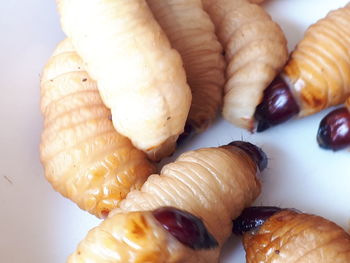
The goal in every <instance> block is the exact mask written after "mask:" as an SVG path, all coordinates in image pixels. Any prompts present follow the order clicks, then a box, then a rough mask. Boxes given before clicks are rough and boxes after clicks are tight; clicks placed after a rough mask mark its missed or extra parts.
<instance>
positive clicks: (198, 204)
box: [78, 142, 267, 263]
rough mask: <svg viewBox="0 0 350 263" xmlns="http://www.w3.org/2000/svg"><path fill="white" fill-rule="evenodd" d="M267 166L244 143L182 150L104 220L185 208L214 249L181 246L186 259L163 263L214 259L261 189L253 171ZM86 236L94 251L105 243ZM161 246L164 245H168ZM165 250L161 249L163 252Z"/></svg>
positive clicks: (262, 155) (113, 248)
mask: <svg viewBox="0 0 350 263" xmlns="http://www.w3.org/2000/svg"><path fill="white" fill-rule="evenodd" d="M266 165H267V158H266V155H265V153H264V152H263V151H262V150H261V149H260V148H258V147H256V146H255V145H253V144H250V143H248V142H232V143H231V144H229V145H226V146H222V147H218V148H205V149H199V150H196V151H190V152H187V153H184V154H182V155H180V157H179V158H178V159H177V160H176V161H175V162H173V163H170V164H168V165H166V166H164V167H163V169H162V171H161V173H160V175H151V176H150V177H149V178H148V180H147V181H146V183H145V184H144V185H143V186H142V188H141V189H140V190H134V191H131V192H130V193H129V194H128V196H127V198H126V199H124V201H123V202H120V206H119V208H116V209H115V210H113V211H112V212H111V213H110V215H109V218H112V219H113V218H114V216H116V215H118V214H120V213H124V214H126V213H128V212H132V211H153V210H154V209H158V208H160V207H175V208H178V209H181V210H185V211H187V212H189V213H191V214H193V215H195V216H197V217H199V218H201V219H202V220H203V223H204V224H205V226H206V228H207V229H208V231H209V233H211V235H212V236H213V238H215V240H217V242H218V247H217V248H215V249H214V248H213V249H210V250H196V251H194V250H186V251H187V252H186V253H187V255H188V258H189V259H188V260H189V261H181V260H180V261H175V260H173V261H171V258H169V259H168V261H163V262H208V263H209V262H218V259H219V255H220V248H221V247H222V245H223V243H224V242H225V241H226V239H227V238H228V237H229V236H230V234H231V230H232V219H234V218H236V217H237V216H238V215H239V214H240V213H241V211H242V210H243V209H244V208H245V207H248V206H249V205H251V203H252V202H253V201H254V200H255V198H256V197H257V196H258V195H259V193H260V188H261V186H260V182H259V179H258V177H257V175H258V174H259V172H260V171H262V170H263V169H264V168H266ZM109 222H111V221H109ZM116 227H117V226H116ZM88 239H89V240H91V242H92V243H90V242H89V246H94V247H95V248H96V250H95V251H99V250H97V248H99V247H101V246H103V243H104V241H103V242H102V243H100V240H98V239H94V238H92V237H88ZM83 244H84V242H83ZM108 244H112V243H108ZM161 244H163V246H166V245H167V244H168V243H167V242H161ZM110 249H111V250H110V252H109V253H112V251H115V253H118V250H119V249H120V248H119V247H117V246H110ZM168 249H169V248H168V247H163V248H162V251H167V250H168ZM78 251H79V250H78ZM103 251H104V250H101V252H103ZM97 253H99V252H97ZM103 253H104V252H103ZM130 253H131V252H130ZM104 255H105V254H102V255H99V256H101V257H103V256H104ZM92 256H93V257H92V258H89V255H87V256H86V257H85V261H83V262H88V260H90V261H93V259H94V258H95V256H96V255H92ZM190 259H191V260H190ZM117 262H118V261H117Z"/></svg>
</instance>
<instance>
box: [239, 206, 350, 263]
mask: <svg viewBox="0 0 350 263" xmlns="http://www.w3.org/2000/svg"><path fill="white" fill-rule="evenodd" d="M243 243H244V247H245V250H246V253H247V254H246V259H247V263H272V262H273V263H294V262H305V263H306V262H320V263H347V262H350V236H349V234H348V233H346V232H345V231H344V230H343V229H342V228H341V227H339V226H338V225H336V224H334V223H333V222H330V221H328V220H326V219H324V218H322V217H319V216H315V215H309V214H301V213H298V212H295V211H292V210H283V211H281V212H278V213H275V214H274V215H273V216H271V217H270V218H269V219H267V221H266V222H265V223H264V224H263V225H262V226H261V227H260V228H259V230H256V231H252V232H247V233H246V234H244V236H243Z"/></svg>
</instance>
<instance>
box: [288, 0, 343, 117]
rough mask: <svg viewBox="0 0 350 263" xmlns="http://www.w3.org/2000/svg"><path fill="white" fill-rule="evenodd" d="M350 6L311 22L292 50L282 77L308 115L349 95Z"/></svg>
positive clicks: (302, 110) (302, 109)
mask: <svg viewBox="0 0 350 263" xmlns="http://www.w3.org/2000/svg"><path fill="white" fill-rule="evenodd" d="M349 28H350V5H347V6H346V7H344V8H340V9H338V10H335V11H332V12H330V13H329V14H328V15H327V17H326V18H324V19H321V20H320V21H318V22H317V23H316V24H314V25H312V26H311V27H310V28H309V29H308V30H307V31H306V33H305V36H304V38H303V40H302V41H301V42H300V43H299V44H298V46H297V48H296V50H295V51H294V52H293V53H292V55H291V59H290V61H289V62H288V64H287V66H286V67H285V69H284V72H283V76H284V78H285V80H286V82H287V84H289V87H290V88H291V90H292V92H293V94H294V96H295V98H296V100H297V102H298V103H299V106H300V112H299V116H300V117H303V116H307V115H310V114H313V113H316V112H319V111H321V110H323V109H325V108H328V107H330V106H334V105H337V104H341V103H343V102H344V101H345V100H346V99H347V97H348V96H349V95H350V30H349Z"/></svg>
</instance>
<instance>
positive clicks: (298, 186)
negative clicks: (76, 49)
mask: <svg viewBox="0 0 350 263" xmlns="http://www.w3.org/2000/svg"><path fill="white" fill-rule="evenodd" d="M346 2H347V1H346V0H332V1H329V0H307V1H305V0H271V1H269V2H268V3H267V4H266V5H265V6H266V8H267V9H268V10H269V11H270V13H271V14H272V16H273V18H274V19H275V20H276V21H278V22H279V23H280V24H281V26H282V28H283V30H284V31H285V33H286V35H287V38H288V41H289V48H290V49H292V48H293V47H294V46H295V44H296V43H297V41H298V40H300V39H301V38H302V35H303V32H304V30H305V29H306V27H307V26H308V25H309V24H311V23H313V22H315V21H316V20H317V19H319V18H321V17H323V16H325V15H326V13H327V12H328V11H330V10H331V9H334V8H338V7H340V6H343V5H345V4H346ZM0 10H1V16H0V33H1V41H0V69H1V70H0V89H1V91H2V92H1V93H0V121H1V122H0V261H1V262H4V263H25V262H35V263H41V262H42V263H44V262H45V263H46V262H50V263H62V262H65V259H66V257H67V255H68V254H69V253H71V252H72V251H73V250H74V249H75V247H76V245H77V243H78V242H79V241H80V240H81V239H82V238H83V237H84V236H85V234H86V232H87V231H88V229H90V228H91V227H93V226H95V225H96V224H98V222H99V221H98V220H97V219H95V218H94V217H93V216H91V215H89V214H87V213H85V212H83V211H80V210H79V209H78V208H77V207H76V206H75V205H74V204H73V203H71V202H70V201H69V200H66V199H64V198H63V197H61V196H60V195H59V194H58V193H56V192H54V191H53V190H52V189H51V186H50V185H49V184H48V183H47V182H46V181H45V179H44V176H43V172H42V168H41V165H40V162H39V152H38V145H39V140H40V133H41V129H42V126H41V125H42V119H41V116H40V112H39V75H40V72H41V69H42V67H43V65H44V64H45V63H46V61H47V59H48V58H49V56H50V55H51V52H52V51H53V49H54V47H55V45H56V44H57V43H58V42H59V41H60V40H62V39H63V37H64V36H63V34H62V32H61V30H60V27H59V20H58V16H57V14H56V10H55V2H54V0H31V1H28V0H24V1H23V0H12V1H2V3H1V7H0ZM324 115H325V112H323V113H321V114H318V115H315V116H312V117H308V118H305V119H303V120H297V121H291V122H289V123H287V124H284V125H282V126H280V127H276V128H274V129H271V130H268V131H266V132H264V133H262V134H249V133H247V132H245V131H243V130H241V129H237V128H235V127H233V126H232V125H230V124H229V123H227V122H225V121H222V120H219V121H218V122H217V123H216V124H215V126H213V127H212V128H211V129H210V130H208V131H207V132H206V133H204V134H202V135H200V136H197V137H195V138H193V140H192V141H190V142H187V145H186V146H185V147H184V148H182V149H179V151H178V153H180V152H182V151H184V150H188V149H195V148H199V147H203V146H218V145H221V144H224V143H227V142H229V141H231V140H236V139H240V138H243V139H245V140H249V141H251V142H255V143H257V144H258V145H259V146H261V147H263V149H264V150H265V151H266V153H267V154H268V156H269V158H270V164H269V169H267V170H266V171H265V172H264V174H263V179H262V180H263V193H262V195H261V197H260V198H259V199H258V200H257V202H256V203H257V204H264V205H279V206H282V207H295V208H298V209H300V210H303V211H305V212H309V213H316V214H319V215H322V216H324V217H327V218H329V219H331V220H333V221H335V222H337V223H338V224H340V225H341V226H343V227H344V228H346V229H349V220H350V206H349V203H350V168H349V164H350V153H349V151H342V152H338V153H332V152H328V151H323V150H320V149H319V148H318V146H317V144H316V141H315V134H316V131H317V128H318V123H319V121H320V119H321V118H322V116H324ZM178 153H177V154H178ZM222 262H244V252H243V249H242V247H241V245H240V241H239V239H238V238H232V240H231V241H230V243H229V244H228V246H227V247H226V250H225V253H224V255H223V259H222Z"/></svg>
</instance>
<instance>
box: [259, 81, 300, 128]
mask: <svg viewBox="0 0 350 263" xmlns="http://www.w3.org/2000/svg"><path fill="white" fill-rule="evenodd" d="M298 112H299V106H298V104H297V103H296V101H295V99H294V97H293V94H292V93H291V91H290V89H289V87H288V85H287V84H286V82H285V81H284V80H283V79H282V78H281V77H277V78H276V79H275V80H274V81H273V82H272V83H271V84H270V85H269V86H268V87H267V88H266V89H265V91H264V97H263V100H262V102H261V103H260V104H259V105H258V106H257V107H256V110H255V115H254V117H255V120H256V121H257V131H258V132H262V131H264V130H266V129H268V128H270V127H271V126H275V125H277V124H280V123H283V122H285V121H287V120H289V119H290V118H292V117H293V116H294V115H296V114H298Z"/></svg>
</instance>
